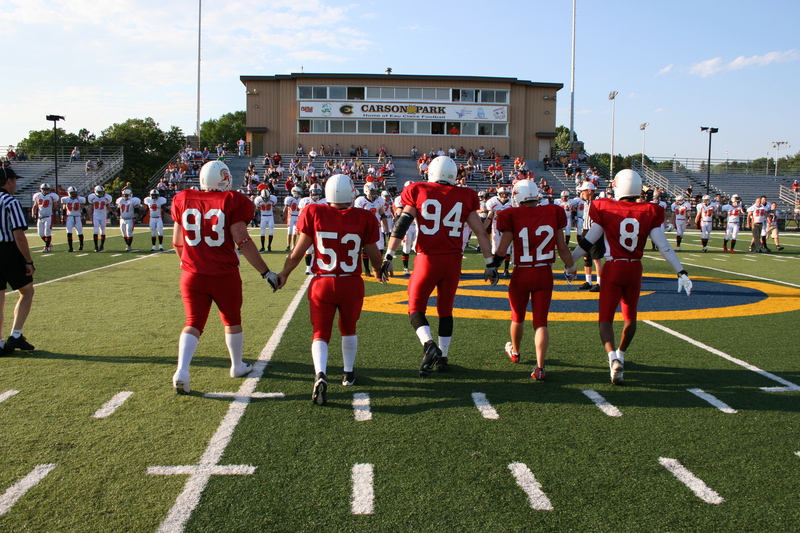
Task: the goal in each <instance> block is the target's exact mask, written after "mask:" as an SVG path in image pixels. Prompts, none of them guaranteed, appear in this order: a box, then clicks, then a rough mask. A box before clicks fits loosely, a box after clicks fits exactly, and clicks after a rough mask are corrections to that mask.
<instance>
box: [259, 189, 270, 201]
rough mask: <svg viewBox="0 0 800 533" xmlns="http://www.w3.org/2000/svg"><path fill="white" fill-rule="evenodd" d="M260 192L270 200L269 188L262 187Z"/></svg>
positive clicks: (262, 196)
mask: <svg viewBox="0 0 800 533" xmlns="http://www.w3.org/2000/svg"><path fill="white" fill-rule="evenodd" d="M259 194H260V195H261V198H263V199H264V200H269V189H262V190H261V192H260V193H259Z"/></svg>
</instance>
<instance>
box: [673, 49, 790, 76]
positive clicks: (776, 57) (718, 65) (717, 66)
mask: <svg viewBox="0 0 800 533" xmlns="http://www.w3.org/2000/svg"><path fill="white" fill-rule="evenodd" d="M798 59H800V50H797V49H792V50H787V51H785V52H769V53H767V54H764V55H763V56H758V55H756V56H751V57H744V56H739V57H737V58H736V59H734V60H733V61H730V62H728V63H726V62H725V61H724V60H723V59H722V58H721V57H715V58H714V59H706V60H705V61H701V62H700V63H696V64H694V65H692V67H691V68H690V69H689V72H691V73H692V74H699V75H700V76H702V77H703V78H707V77H708V76H712V75H714V74H716V73H718V72H721V71H733V70H739V69H742V68H746V67H765V66H767V65H771V64H773V63H786V62H789V61H797V60H798Z"/></svg>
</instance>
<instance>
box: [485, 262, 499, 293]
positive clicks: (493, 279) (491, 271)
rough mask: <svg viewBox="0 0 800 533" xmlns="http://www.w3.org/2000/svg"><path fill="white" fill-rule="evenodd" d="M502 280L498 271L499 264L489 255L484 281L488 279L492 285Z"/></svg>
mask: <svg viewBox="0 0 800 533" xmlns="http://www.w3.org/2000/svg"><path fill="white" fill-rule="evenodd" d="M499 280H500V274H498V272H497V266H496V265H495V264H494V258H492V257H489V258H488V259H486V270H484V271H483V281H488V282H489V283H490V284H491V285H492V287H494V286H495V285H497V282H498V281H499Z"/></svg>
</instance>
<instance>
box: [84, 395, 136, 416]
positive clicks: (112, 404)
mask: <svg viewBox="0 0 800 533" xmlns="http://www.w3.org/2000/svg"><path fill="white" fill-rule="evenodd" d="M131 394H133V392H132V391H123V392H119V393H117V394H115V395H114V397H113V398H111V399H110V400H108V401H107V402H106V403H105V405H103V407H101V408H100V409H98V410H97V411H96V412H95V414H94V415H92V416H94V418H106V417H108V416H111V415H112V414H114V411H116V410H117V408H119V407H120V406H121V405H122V404H123V403H125V400H127V399H128V398H130V396H131Z"/></svg>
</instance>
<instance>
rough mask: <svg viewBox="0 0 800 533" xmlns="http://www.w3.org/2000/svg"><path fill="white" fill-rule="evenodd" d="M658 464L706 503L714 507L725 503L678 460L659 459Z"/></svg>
mask: <svg viewBox="0 0 800 533" xmlns="http://www.w3.org/2000/svg"><path fill="white" fill-rule="evenodd" d="M658 462H659V463H661V466H663V467H664V468H666V469H667V470H669V472H670V473H672V475H673V476H675V477H676V478H677V479H678V481H680V482H681V483H683V484H684V485H686V486H687V487H689V489H691V491H692V492H694V494H695V496H697V497H698V498H700V499H701V500H703V501H704V502H706V503H711V504H714V505H719V504H721V503H724V502H725V499H724V498H722V497H721V496H720V495H719V494H717V493H716V492H715V491H713V490H712V489H710V488H709V487H708V485H706V484H705V483H704V482H703V480H702V479H700V478H699V477H697V476H695V475H694V474H692V473H691V472H690V471H689V469H687V468H686V467H685V466H683V465H682V464H680V463H679V462H678V461H677V460H676V459H670V458H668V457H659V458H658Z"/></svg>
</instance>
